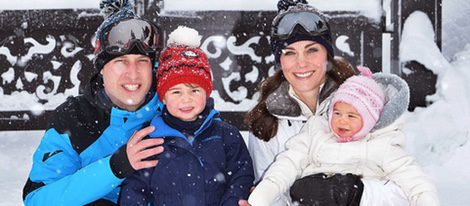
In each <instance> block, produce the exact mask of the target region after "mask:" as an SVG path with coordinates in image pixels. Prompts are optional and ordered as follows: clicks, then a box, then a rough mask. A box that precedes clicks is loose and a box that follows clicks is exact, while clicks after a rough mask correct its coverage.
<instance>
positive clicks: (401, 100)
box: [372, 73, 410, 131]
mask: <svg viewBox="0 0 470 206" xmlns="http://www.w3.org/2000/svg"><path fill="white" fill-rule="evenodd" d="M372 78H373V79H374V80H375V81H377V83H378V84H379V85H380V86H381V87H382V88H383V89H384V92H385V102H386V103H385V105H384V107H383V109H382V113H381V114H380V117H379V120H377V123H376V125H375V127H374V128H373V129H372V131H375V130H378V129H381V128H384V127H386V126H388V125H390V124H392V123H393V122H394V121H395V120H397V119H398V118H399V117H400V116H401V115H402V114H403V113H405V111H407V109H408V104H409V103H410V88H409V87H408V84H407V83H406V82H405V80H403V79H402V78H400V77H399V76H397V75H395V74H384V73H375V74H373V75H372Z"/></svg>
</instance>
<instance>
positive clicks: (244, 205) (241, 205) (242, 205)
mask: <svg viewBox="0 0 470 206" xmlns="http://www.w3.org/2000/svg"><path fill="white" fill-rule="evenodd" d="M238 206H251V205H250V204H249V203H248V201H247V200H238Z"/></svg>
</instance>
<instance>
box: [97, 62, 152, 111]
mask: <svg viewBox="0 0 470 206" xmlns="http://www.w3.org/2000/svg"><path fill="white" fill-rule="evenodd" d="M152 66H153V65H152V62H151V60H150V58H149V57H147V56H145V55H140V54H127V55H124V56H120V57H117V58H114V59H112V60H111V61H109V62H108V63H106V64H105V65H104V67H103V69H101V71H100V73H101V75H103V81H104V89H105V91H106V94H107V95H108V96H109V98H110V99H111V101H112V102H113V103H114V104H115V105H116V106H118V107H120V108H121V109H125V110H128V111H135V110H137V109H138V108H139V107H140V106H141V105H142V104H143V103H144V101H145V97H146V95H147V93H148V91H149V89H150V87H151V85H152V78H153V74H152Z"/></svg>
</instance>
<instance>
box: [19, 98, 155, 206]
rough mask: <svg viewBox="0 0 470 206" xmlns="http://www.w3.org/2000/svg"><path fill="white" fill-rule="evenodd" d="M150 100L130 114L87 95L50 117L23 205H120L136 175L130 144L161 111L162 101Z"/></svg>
mask: <svg viewBox="0 0 470 206" xmlns="http://www.w3.org/2000/svg"><path fill="white" fill-rule="evenodd" d="M98 99H99V98H98ZM148 99H150V100H148V101H147V103H146V104H145V105H144V106H142V107H141V108H140V109H138V110H137V111H135V112H129V111H125V110H121V109H118V108H116V107H111V106H106V105H103V102H102V101H95V100H96V99H93V98H90V97H89V96H87V95H81V96H77V97H70V98H68V99H67V101H66V102H65V103H63V104H62V105H61V106H59V107H58V108H57V109H56V110H55V111H54V114H53V115H52V116H51V117H50V120H51V122H50V123H49V128H48V129H47V130H46V132H45V134H44V136H43V138H42V140H41V142H40V145H39V146H38V148H37V150H36V151H35V153H34V156H33V165H32V168H31V172H30V174H29V178H28V180H27V182H26V184H25V186H24V188H23V199H24V204H25V205H41V206H42V205H48V206H51V205H67V206H71V205H86V204H90V205H114V204H116V203H117V199H118V195H119V189H120V188H119V187H118V186H119V185H120V184H121V182H122V181H123V179H124V178H125V177H126V176H127V175H129V174H131V173H132V172H133V171H134V170H133V169H132V167H131V166H130V163H129V161H128V159H127V154H126V152H125V148H126V145H125V144H126V143H127V141H128V139H129V138H130V137H131V136H132V134H133V133H134V132H135V131H136V130H139V129H141V128H142V127H143V126H144V124H148V122H149V121H150V120H151V119H152V118H153V117H154V116H155V115H156V114H157V113H158V112H159V111H161V110H160V109H159V107H160V105H161V103H160V101H159V100H158V98H157V95H154V97H153V98H148Z"/></svg>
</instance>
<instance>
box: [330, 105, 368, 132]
mask: <svg viewBox="0 0 470 206" xmlns="http://www.w3.org/2000/svg"><path fill="white" fill-rule="evenodd" d="M362 124H363V122H362V117H361V115H359V112H357V110H356V109H355V108H354V107H353V106H351V105H350V104H347V103H344V102H337V103H336V104H335V105H334V106H333V114H332V117H331V129H332V130H333V132H334V133H335V134H336V135H338V136H340V137H352V136H353V135H354V134H356V133H357V132H359V130H361V128H362Z"/></svg>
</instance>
